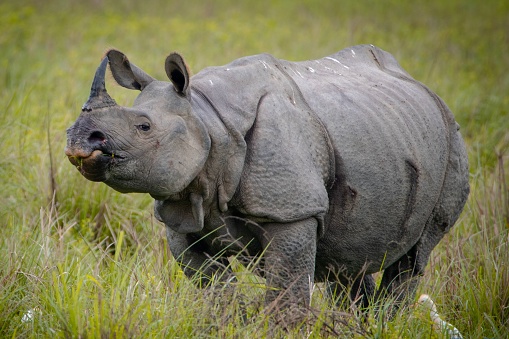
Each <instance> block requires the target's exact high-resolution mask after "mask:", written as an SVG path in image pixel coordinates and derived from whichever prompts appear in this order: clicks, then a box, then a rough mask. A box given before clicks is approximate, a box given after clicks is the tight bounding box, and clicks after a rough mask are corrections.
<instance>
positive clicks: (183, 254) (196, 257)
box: [166, 226, 233, 287]
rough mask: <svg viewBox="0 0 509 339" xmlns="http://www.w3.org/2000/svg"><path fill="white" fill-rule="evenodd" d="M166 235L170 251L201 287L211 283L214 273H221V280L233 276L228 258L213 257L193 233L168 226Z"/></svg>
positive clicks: (187, 273) (185, 271) (185, 272)
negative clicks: (179, 231) (182, 232)
mask: <svg viewBox="0 0 509 339" xmlns="http://www.w3.org/2000/svg"><path fill="white" fill-rule="evenodd" d="M166 237H167V239H168V245H169V247H170V251H171V253H172V255H173V257H174V258H175V260H177V262H178V263H179V264H180V266H181V268H182V270H183V271H184V274H185V275H186V276H187V277H189V278H192V279H193V280H195V281H196V283H197V284H198V285H199V286H200V287H204V286H207V285H209V283H210V282H211V280H212V277H213V276H214V275H216V276H217V275H218V274H219V275H220V276H219V277H218V278H219V280H220V281H227V280H228V279H229V278H230V277H232V276H233V273H232V272H231V270H230V269H229V266H228V262H227V261H228V260H227V259H226V258H217V257H211V256H210V255H208V253H207V251H206V248H204V247H205V245H204V244H203V243H201V242H200V241H199V239H198V238H197V237H195V236H193V235H191V234H181V233H178V232H175V231H174V230H173V229H171V228H170V227H168V226H167V227H166Z"/></svg>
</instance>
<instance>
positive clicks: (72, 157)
mask: <svg viewBox="0 0 509 339" xmlns="http://www.w3.org/2000/svg"><path fill="white" fill-rule="evenodd" d="M66 153H67V158H68V159H69V161H70V162H71V164H73V165H74V166H75V167H76V169H77V170H78V171H79V172H80V173H81V174H82V175H83V176H84V177H85V178H87V179H88V180H90V181H105V180H106V179H107V174H108V171H109V169H110V167H111V166H112V165H113V164H115V163H117V162H119V161H121V160H123V159H124V157H122V156H120V155H118V154H115V153H113V152H111V153H110V152H105V151H103V150H94V151H92V152H91V153H90V154H83V152H72V151H70V150H66Z"/></svg>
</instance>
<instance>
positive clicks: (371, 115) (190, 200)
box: [66, 45, 469, 304]
mask: <svg viewBox="0 0 509 339" xmlns="http://www.w3.org/2000/svg"><path fill="white" fill-rule="evenodd" d="M107 63H109V66H110V69H111V72H112V74H113V77H114V78H115V80H116V81H117V82H118V83H119V84H120V85H122V86H124V87H126V88H129V89H136V90H140V91H141V93H140V95H139V96H138V97H137V99H136V100H135V102H134V105H133V107H132V108H130V107H120V106H118V105H117V104H116V103H115V101H114V100H113V99H111V98H110V97H109V95H108V94H107V92H106V89H105V87H104V72H105V70H106V64H107ZM165 67H166V73H167V75H168V77H169V79H170V80H171V82H163V81H157V80H155V79H153V78H152V77H151V76H149V75H147V74H146V73H145V72H143V71H142V70H141V69H139V68H137V67H136V66H134V65H133V64H131V63H130V62H129V61H128V59H127V58H126V57H125V55H124V54H122V53H121V52H118V51H115V50H111V51H109V52H108V53H107V56H106V57H105V58H104V59H103V62H102V63H101V65H100V67H99V68H98V70H97V73H96V76H95V79H94V83H93V86H92V91H91V95H90V98H89V101H88V102H87V103H86V104H85V105H84V106H83V110H82V113H81V115H80V116H79V118H78V119H77V121H76V122H75V123H74V125H73V126H71V127H70V128H69V129H68V131H67V137H68V139H67V147H66V154H67V156H68V157H69V160H70V161H71V162H72V163H73V164H74V165H75V166H76V167H77V168H78V170H79V171H80V172H81V173H82V174H83V175H84V176H85V177H86V178H87V179H89V180H93V181H102V182H104V183H106V184H107V185H109V186H111V187H112V188H114V189H115V190H118V191H120V192H123V193H127V192H145V193H149V194H150V195H151V196H152V197H153V198H154V199H155V215H156V217H157V218H158V219H159V220H161V221H162V222H164V224H165V225H166V228H167V236H168V241H169V245H170V249H171V251H172V253H173V255H174V256H175V257H176V258H177V259H178V260H179V262H180V263H181V264H182V266H183V268H184V271H185V272H186V274H188V275H192V274H194V273H195V272H197V271H199V272H201V273H202V274H203V278H204V279H206V277H208V276H211V275H212V274H213V273H214V270H216V269H220V267H222V265H221V262H222V261H224V258H226V257H227V256H229V255H231V254H235V253H239V252H243V254H247V255H250V256H256V255H259V254H260V253H261V252H262V251H263V250H264V249H266V252H265V253H264V268H263V272H264V274H265V276H266V278H267V284H268V285H269V286H272V287H275V289H269V291H268V292H267V301H268V302H271V301H273V300H275V299H276V297H277V296H278V294H279V293H280V292H281V291H286V293H285V294H284V298H283V299H285V300H297V301H299V302H300V303H302V304H308V303H309V299H310V288H311V286H310V285H311V282H312V281H315V282H324V281H329V282H331V285H332V287H338V286H342V285H343V284H345V283H346V282H347V281H349V280H350V281H353V282H354V289H353V291H354V292H355V293H359V294H361V295H363V296H364V299H363V300H364V302H366V301H367V300H368V299H369V297H370V296H371V295H372V294H373V293H374V289H375V288H374V281H373V278H372V277H371V276H370V274H372V273H374V272H377V271H381V270H383V271H384V273H383V278H382V281H381V286H380V288H379V294H385V293H391V294H392V296H394V297H395V298H397V299H403V298H404V297H405V296H407V295H409V296H410V297H411V296H412V295H413V293H414V287H415V284H416V281H417V280H416V279H413V278H417V277H418V276H419V275H421V274H422V273H423V270H424V267H425V265H426V263H427V261H428V257H429V255H430V252H431V250H432V249H433V248H434V247H435V245H436V244H437V243H438V242H439V241H440V239H441V238H442V237H443V236H444V234H445V233H447V232H448V231H449V229H450V228H451V227H452V226H453V224H454V223H455V221H456V220H457V218H458V216H459V214H460V212H461V211H462V208H463V206H464V204H465V201H466V199H467V196H468V193H469V185H468V163H467V154H466V151H465V146H464V143H463V141H462V138H461V135H460V133H459V126H458V125H457V123H456V122H455V120H454V117H453V115H452V113H451V112H450V110H449V109H448V108H447V106H446V105H445V104H444V103H443V101H442V100H441V99H440V98H439V97H438V96H437V95H436V94H434V93H433V92H431V91H430V90H429V89H428V88H427V87H425V86H424V85H423V84H421V83H419V82H417V81H415V80H414V79H412V78H411V77H410V75H408V74H407V73H406V72H405V71H404V70H403V69H402V68H401V67H400V66H399V65H398V63H397V62H396V60H395V59H394V58H393V57H392V56H391V55H390V54H388V53H386V52H384V51H382V50H380V49H378V48H376V47H374V46H371V45H369V46H368V45H362V46H355V47H351V48H347V49H344V50H342V51H340V52H338V53H336V54H333V55H331V56H328V57H325V58H323V59H319V60H313V61H305V62H295V63H294V62H288V61H284V60H279V59H275V58H274V57H272V56H270V55H267V54H263V55H255V56H250V57H246V58H242V59H238V60H236V61H234V62H232V63H231V64H229V65H226V66H222V67H211V68H207V69H205V70H203V71H201V72H200V73H198V74H197V75H195V76H193V77H190V76H189V71H188V68H187V66H186V64H185V62H184V60H183V59H182V57H181V56H180V55H178V54H176V53H173V54H171V55H170V56H168V58H167V60H166V65H165ZM210 257H215V259H216V260H215V261H214V262H213V263H212V264H210V260H208V258H210Z"/></svg>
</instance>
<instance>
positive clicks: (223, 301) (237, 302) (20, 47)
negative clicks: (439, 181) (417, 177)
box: [0, 0, 509, 338]
mask: <svg viewBox="0 0 509 339" xmlns="http://www.w3.org/2000/svg"><path fill="white" fill-rule="evenodd" d="M0 32H1V33H0V51H1V52H0V84H1V88H2V90H1V91H0V126H1V128H0V140H1V145H2V147H1V149H0V183H1V186H0V227H1V237H0V337H5V338H17V337H55V338H61V337H63V338H68V337H73V338H74V337H76V338H77V337H82V338H83V337H87V338H100V337H102V338H106V337H115V338H129V337H148V338H150V337H157V338H159V337H178V338H189V337H197V338H218V337H221V338H243V337H252V338H257V337H265V336H269V335H273V336H274V337H279V336H284V335H286V336H288V337H290V338H301V337H310V338H319V337H326V336H328V335H330V336H333V337H338V336H340V337H359V338H360V337H366V336H367V337H375V338H393V337H407V338H414V337H415V338H417V337H427V338H429V337H431V338H441V337H444V336H443V335H441V334H439V333H437V332H434V331H433V330H432V324H431V321H430V319H429V316H428V315H427V313H426V312H425V311H423V310H421V309H419V308H412V309H411V310H408V309H407V310H404V311H400V312H399V313H398V314H397V315H396V316H395V318H394V320H392V321H390V322H388V323H385V324H384V323H382V322H381V321H376V320H375V319H374V318H373V317H370V318H369V319H368V320H367V321H365V320H364V319H363V318H362V317H360V316H359V315H358V314H357V312H356V311H355V309H352V308H351V307H350V305H349V304H348V303H347V302H346V301H344V302H343V306H344V307H340V308H338V307H333V306H331V305H330V303H328V302H327V300H326V298H324V293H323V287H321V286H317V287H316V290H315V292H314V295H313V305H312V312H311V313H312V316H310V320H309V321H307V322H306V324H305V326H304V327H303V328H302V329H301V330H300V331H296V330H290V331H289V332H285V329H284V326H276V327H275V328H274V329H271V327H270V324H269V320H268V319H267V317H266V316H265V313H264V312H263V293H264V291H263V285H262V283H263V280H262V279H260V278H258V277H256V276H255V275H253V274H252V273H250V269H244V268H242V267H239V265H237V264H236V261H235V260H232V265H234V268H235V270H236V271H237V272H238V275H239V282H238V284H237V285H238V286H237V288H236V289H223V288H222V286H221V285H219V284H217V285H215V286H214V288H212V289H198V288H196V287H195V286H194V285H193V283H192V282H191V281H189V280H188V279H185V278H184V277H183V274H182V272H181V271H180V269H179V268H178V266H177V265H176V264H175V262H174V260H173V258H172V257H171V254H170V253H169V251H168V249H167V246H166V241H165V237H164V228H163V227H162V225H160V224H159V223H158V222H157V221H155V219H154V218H153V216H152V208H153V207H152V202H151V199H150V197H149V196H145V195H121V194H119V193H117V192H114V191H113V190H111V189H109V188H108V187H106V185H104V184H97V183H91V182H88V181H87V180H85V179H84V178H83V177H81V175H80V174H79V173H78V171H76V169H75V168H73V166H72V165H71V164H70V163H69V162H68V160H67V158H66V157H65V155H64V153H63V148H64V146H65V138H66V136H65V129H66V128H67V127H68V126H70V125H71V124H72V122H73V121H74V119H75V118H76V117H77V116H78V114H79V112H80V108H81V105H82V104H83V103H84V102H85V101H86V99H87V97H88V94H89V89H90V83H91V81H92V77H93V74H94V71H95V68H96V67H97V65H98V63H99V61H100V58H101V56H102V55H103V53H104V52H105V51H106V50H107V49H108V48H111V47H115V48H118V49H120V50H122V51H124V52H125V53H126V54H127V55H128V56H129V57H130V59H131V60H132V61H133V62H135V63H136V64H137V65H139V66H141V67H142V68H143V69H145V70H146V71H147V72H149V73H150V74H152V75H154V76H155V77H157V78H159V79H165V73H164V69H163V62H164V58H165V57H166V55H167V54H168V53H170V52H171V51H174V50H178V51H180V52H181V53H182V54H183V55H184V56H185V57H186V59H187V61H188V62H189V64H190V67H191V69H192V70H193V71H194V72H195V73H196V72H198V71H199V70H200V69H202V68H204V67H206V66H209V65H218V64H225V63H227V62H229V61H231V60H233V59H235V58H238V57H241V56H244V55H249V54H255V53H261V52H269V53H271V54H274V55H276V56H277V57H280V58H284V59H289V60H301V59H312V58H317V57H322V56H325V55H327V54H331V53H333V52H335V51H336V50H339V49H342V48H344V47H347V46H350V45H353V44H359V43H372V44H375V45H377V46H379V47H381V48H383V49H385V50H387V51H389V52H391V53H393V54H394V55H395V56H396V58H397V59H398V60H399V61H400V63H401V64H402V66H403V67H404V68H405V69H406V70H408V71H409V72H410V73H411V74H412V75H413V76H414V77H415V78H416V79H418V80H421V81H423V82H424V83H426V84H427V85H428V86H430V87H431V88H432V89H433V90H434V91H436V92H437V93H438V94H439V95H440V96H441V97H442V98H443V99H444V100H445V102H447V103H448V105H449V106H450V108H451V109H452V111H453V112H454V113H455V115H456V118H457V120H458V122H459V123H460V125H461V126H462V133H463V135H464V136H465V138H466V141H467V144H468V145H467V146H468V150H469V156H470V163H471V185H472V193H471V196H470V199H469V201H468V203H467V206H466V207H465V210H464V212H463V214H462V216H461V218H460V220H459V222H458V224H457V226H456V227H455V228H454V229H453V230H452V231H451V233H450V234H449V235H448V236H447V237H446V238H445V239H444V240H443V241H442V242H441V244H440V245H439V246H438V247H437V248H436V250H435V251H434V253H433V255H432V258H431V260H430V264H429V266H428V269H427V271H426V274H425V277H424V279H423V281H422V283H421V284H420V286H419V292H420V293H427V294H429V295H430V296H431V297H432V298H433V299H434V300H435V302H436V304H437V307H438V309H439V312H440V314H441V316H442V318H444V319H446V320H447V321H449V322H451V323H453V324H454V325H455V326H456V327H457V328H458V329H459V330H460V331H461V332H462V334H463V335H464V337H469V338H482V337H486V338H507V337H509V192H508V187H509V167H508V163H509V76H508V73H507V70H508V68H509V67H508V66H509V2H507V1H504V0H498V1H497V0H484V1H481V0H472V1H461V0H449V1H442V0H428V1H424V2H421V3H416V1H402V0H388V1H368V0H357V1H348V2H347V1H343V2H340V1H323V2H318V1H315V0H283V1H273V2H271V3H270V5H269V3H268V2H267V3H265V2H263V1H245V2H242V1H235V0H220V1H192V0H188V1H163V0H155V1H150V0H146V1H134V0H121V1H115V2H111V3H109V2H106V1H102V0H89V1H77V0H71V1H66V0H55V1H37V0H19V1H10V2H7V1H4V2H0ZM107 87H108V89H109V92H110V94H111V95H112V97H113V98H115V99H116V100H117V102H118V103H119V104H123V105H130V103H131V102H132V100H133V98H134V96H135V95H136V93H134V92H133V91H127V90H124V89H121V88H119V87H118V86H116V87H115V86H114V85H113V81H107ZM241 301H242V302H241ZM340 303H341V302H340ZM385 306H387V305H385ZM385 306H384V307H385ZM243 314H247V320H245V321H243V316H242V315H243Z"/></svg>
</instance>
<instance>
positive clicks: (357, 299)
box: [326, 274, 376, 309]
mask: <svg viewBox="0 0 509 339" xmlns="http://www.w3.org/2000/svg"><path fill="white" fill-rule="evenodd" d="M347 286H349V287H347ZM375 288H376V284H375V279H374V278H373V276H372V275H370V274H366V275H362V276H360V277H358V278H356V279H354V280H353V283H352V281H351V279H346V278H340V279H339V280H337V281H329V282H328V283H327V290H326V292H327V293H328V295H329V297H330V298H331V299H332V300H333V301H335V302H336V304H341V303H342V302H343V301H344V298H345V294H347V293H348V297H349V302H350V303H354V304H355V305H357V306H360V307H361V309H365V308H367V307H368V306H369V305H370V303H371V302H372V300H373V297H374V295H375Z"/></svg>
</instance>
